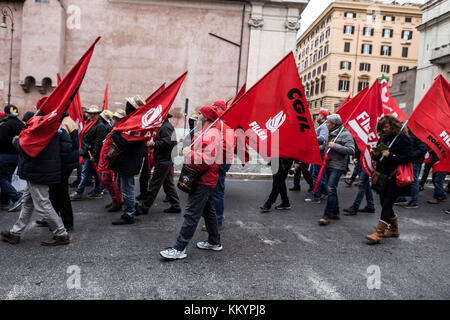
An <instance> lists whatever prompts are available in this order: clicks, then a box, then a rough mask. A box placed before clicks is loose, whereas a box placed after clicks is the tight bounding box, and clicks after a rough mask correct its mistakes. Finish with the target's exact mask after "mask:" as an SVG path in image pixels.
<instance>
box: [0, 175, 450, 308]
mask: <svg viewBox="0 0 450 320" xmlns="http://www.w3.org/2000/svg"><path fill="white" fill-rule="evenodd" d="M291 179H292V177H289V183H288V186H289V187H290V186H291ZM306 189H307V186H306V185H305V184H303V181H302V191H301V192H289V196H290V199H291V204H292V209H291V210H289V211H277V210H272V211H271V212H269V213H264V214H263V213H259V210H258V208H259V206H260V205H262V204H263V203H264V201H265V200H266V198H267V196H268V194H269V192H270V190H271V181H268V180H250V181H246V180H231V179H230V180H228V181H227V185H226V211H225V217H226V221H225V228H224V229H223V231H221V237H222V244H223V247H224V250H223V251H221V252H213V251H206V250H199V249H197V248H196V246H195V244H196V242H198V241H203V240H206V239H207V234H206V232H202V231H201V230H200V228H201V226H202V223H203V220H202V221H201V223H200V224H199V226H198V229H197V232H196V234H195V236H194V238H193V239H192V242H191V243H190V244H189V246H188V247H187V250H186V251H187V255H188V256H187V258H186V259H184V260H178V261H165V260H164V259H163V258H162V257H160V255H159V251H161V250H162V249H164V248H166V247H169V246H171V245H173V244H174V241H175V239H176V237H177V234H178V231H179V229H180V226H181V224H182V221H183V217H182V214H166V213H163V212H162V210H163V209H165V208H166V207H167V204H165V203H163V202H162V200H163V198H164V194H163V193H162V191H161V192H160V194H159V195H158V198H157V200H156V203H155V205H154V207H153V208H152V209H151V212H150V213H149V214H148V215H145V216H139V217H137V219H139V221H138V222H137V223H136V224H134V225H126V226H113V225H112V224H111V221H112V220H113V219H115V218H117V217H118V216H119V215H120V213H107V212H106V211H105V209H104V206H105V204H107V203H108V202H109V196H108V195H104V196H103V199H96V200H84V201H80V202H73V203H72V204H73V207H74V212H75V229H74V231H73V232H71V239H72V243H71V244H69V245H67V246H60V247H43V246H41V245H40V241H42V240H44V239H47V238H49V237H51V234H50V232H49V231H48V229H47V228H42V227H37V226H36V224H35V223H34V221H35V220H36V219H38V218H39V217H38V216H37V214H35V215H34V216H33V223H32V224H31V226H30V228H29V230H28V231H27V232H26V234H24V236H23V237H22V240H21V242H20V244H18V245H11V244H8V243H6V242H0V256H1V259H0V270H1V275H2V276H1V280H0V299H152V300H153V299H168V300H172V299H181V300H185V299H194V300H197V299H200V300H204V299H206V300H209V299H219V300H221V299H226V300H229V299H238V300H247V299H250V300H254V299H263V300H265V299H274V300H279V299H289V300H290V299H296V300H297V299H387V300H393V299H449V298H450V277H449V276H448V274H449V270H450V246H449V244H450V215H447V214H445V213H444V210H445V209H447V208H450V203H447V204H446V203H443V204H439V205H428V204H426V200H428V199H431V196H432V192H433V189H432V186H431V185H427V186H426V189H425V190H424V191H423V192H421V193H420V200H419V206H420V207H419V209H410V210H408V209H404V208H401V207H396V208H395V211H396V213H397V214H398V216H399V228H400V233H401V235H400V238H398V239H385V241H384V242H383V243H382V244H381V245H368V244H367V241H366V240H365V235H366V234H369V233H372V232H373V231H374V230H375V226H376V224H377V221H378V218H379V214H380V205H379V199H378V197H377V196H376V195H375V198H376V213H375V214H370V213H358V215H357V216H352V217H347V216H343V215H341V220H340V221H334V220H332V221H331V223H330V225H328V226H319V225H318V220H319V218H320V217H321V215H322V213H323V209H324V207H325V202H323V203H321V204H312V203H307V202H305V201H304V198H305V196H306V192H305V191H304V190H306ZM88 191H89V190H88ZM356 191H357V187H355V186H354V187H350V188H348V187H347V186H346V184H344V183H343V182H341V183H340V184H339V190H338V192H339V200H340V204H341V210H342V209H343V208H346V207H348V206H349V205H350V204H351V203H352V201H353V199H354V197H355V195H356ZM179 194H180V199H181V202H182V206H183V207H184V205H185V203H186V199H187V195H186V194H184V193H182V192H179ZM278 202H279V201H278ZM278 202H277V203H278ZM449 202H450V201H449ZM363 205H365V202H364V203H363ZM341 213H342V212H341ZM18 215H19V212H14V213H8V212H5V211H2V212H0V229H2V230H7V229H9V228H10V227H11V226H12V225H13V223H14V222H15V220H16V219H17V217H18ZM78 275H79V277H78Z"/></svg>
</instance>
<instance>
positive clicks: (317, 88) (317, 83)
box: [315, 81, 320, 94]
mask: <svg viewBox="0 0 450 320" xmlns="http://www.w3.org/2000/svg"><path fill="white" fill-rule="evenodd" d="M319 85H320V83H319V81H317V82H316V90H315V91H316V94H319Z"/></svg>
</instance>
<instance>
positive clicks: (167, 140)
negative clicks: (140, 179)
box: [153, 118, 177, 162]
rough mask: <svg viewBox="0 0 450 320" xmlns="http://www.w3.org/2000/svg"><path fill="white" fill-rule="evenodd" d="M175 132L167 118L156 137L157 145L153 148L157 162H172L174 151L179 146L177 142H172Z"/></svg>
mask: <svg viewBox="0 0 450 320" xmlns="http://www.w3.org/2000/svg"><path fill="white" fill-rule="evenodd" d="M174 131H175V129H174V127H173V126H172V124H171V123H170V121H169V119H167V118H166V120H165V121H164V123H163V124H162V125H161V127H160V128H159V130H158V133H157V134H156V137H155V145H154V146H153V149H154V150H155V152H154V154H153V156H154V159H155V161H157V162H161V161H172V156H171V155H172V149H173V148H174V147H175V146H176V145H177V142H176V141H175V140H172V134H173V132H174Z"/></svg>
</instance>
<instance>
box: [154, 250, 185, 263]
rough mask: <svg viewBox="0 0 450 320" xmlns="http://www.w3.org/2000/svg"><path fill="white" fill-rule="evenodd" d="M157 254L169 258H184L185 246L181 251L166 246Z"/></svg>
mask: <svg viewBox="0 0 450 320" xmlns="http://www.w3.org/2000/svg"><path fill="white" fill-rule="evenodd" d="M159 254H160V255H161V256H162V257H164V258H166V259H169V260H176V259H184V258H186V257H187V254H186V248H185V249H184V250H183V251H178V250H177V249H175V248H167V249H164V250H163V251H161V252H160V253H159Z"/></svg>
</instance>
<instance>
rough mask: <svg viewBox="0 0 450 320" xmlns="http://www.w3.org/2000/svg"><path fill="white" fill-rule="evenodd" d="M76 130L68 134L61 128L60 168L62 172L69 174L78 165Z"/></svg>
mask: <svg viewBox="0 0 450 320" xmlns="http://www.w3.org/2000/svg"><path fill="white" fill-rule="evenodd" d="M78 141H79V140H78V130H74V131H72V133H71V134H68V133H67V132H66V130H61V170H62V173H63V174H70V173H71V172H72V170H74V169H76V168H77V167H78V158H79V157H80V153H79V152H78V144H79V142H78Z"/></svg>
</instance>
